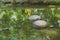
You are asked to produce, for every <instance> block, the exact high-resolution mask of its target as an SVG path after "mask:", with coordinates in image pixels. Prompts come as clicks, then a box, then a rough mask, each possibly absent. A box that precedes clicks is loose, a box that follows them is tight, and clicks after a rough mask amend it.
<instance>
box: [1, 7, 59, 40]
mask: <svg viewBox="0 0 60 40" xmlns="http://www.w3.org/2000/svg"><path fill="white" fill-rule="evenodd" d="M36 9H37V10H36ZM31 15H39V16H41V18H42V20H45V21H47V22H48V26H47V27H46V28H39V29H36V28H34V27H33V24H32V23H33V22H32V21H30V20H29V19H28V18H29V16H31ZM58 20H60V8H59V7H55V8H50V7H42V8H20V7H16V8H15V10H14V7H4V8H3V7H1V8H0V39H1V40H60V22H59V21H58ZM58 22H59V23H58ZM52 26H53V27H52Z"/></svg>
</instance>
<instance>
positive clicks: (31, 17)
mask: <svg viewBox="0 0 60 40" xmlns="http://www.w3.org/2000/svg"><path fill="white" fill-rule="evenodd" d="M39 19H41V17H40V16H38V15H32V16H30V17H29V20H31V21H35V20H39Z"/></svg>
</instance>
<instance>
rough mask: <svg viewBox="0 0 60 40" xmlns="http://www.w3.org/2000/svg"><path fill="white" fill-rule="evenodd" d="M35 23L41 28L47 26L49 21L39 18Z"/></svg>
mask: <svg viewBox="0 0 60 40" xmlns="http://www.w3.org/2000/svg"><path fill="white" fill-rule="evenodd" d="M33 24H34V25H35V26H37V27H39V28H41V27H46V26H47V22H46V21H44V20H37V21H35V22H33Z"/></svg>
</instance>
